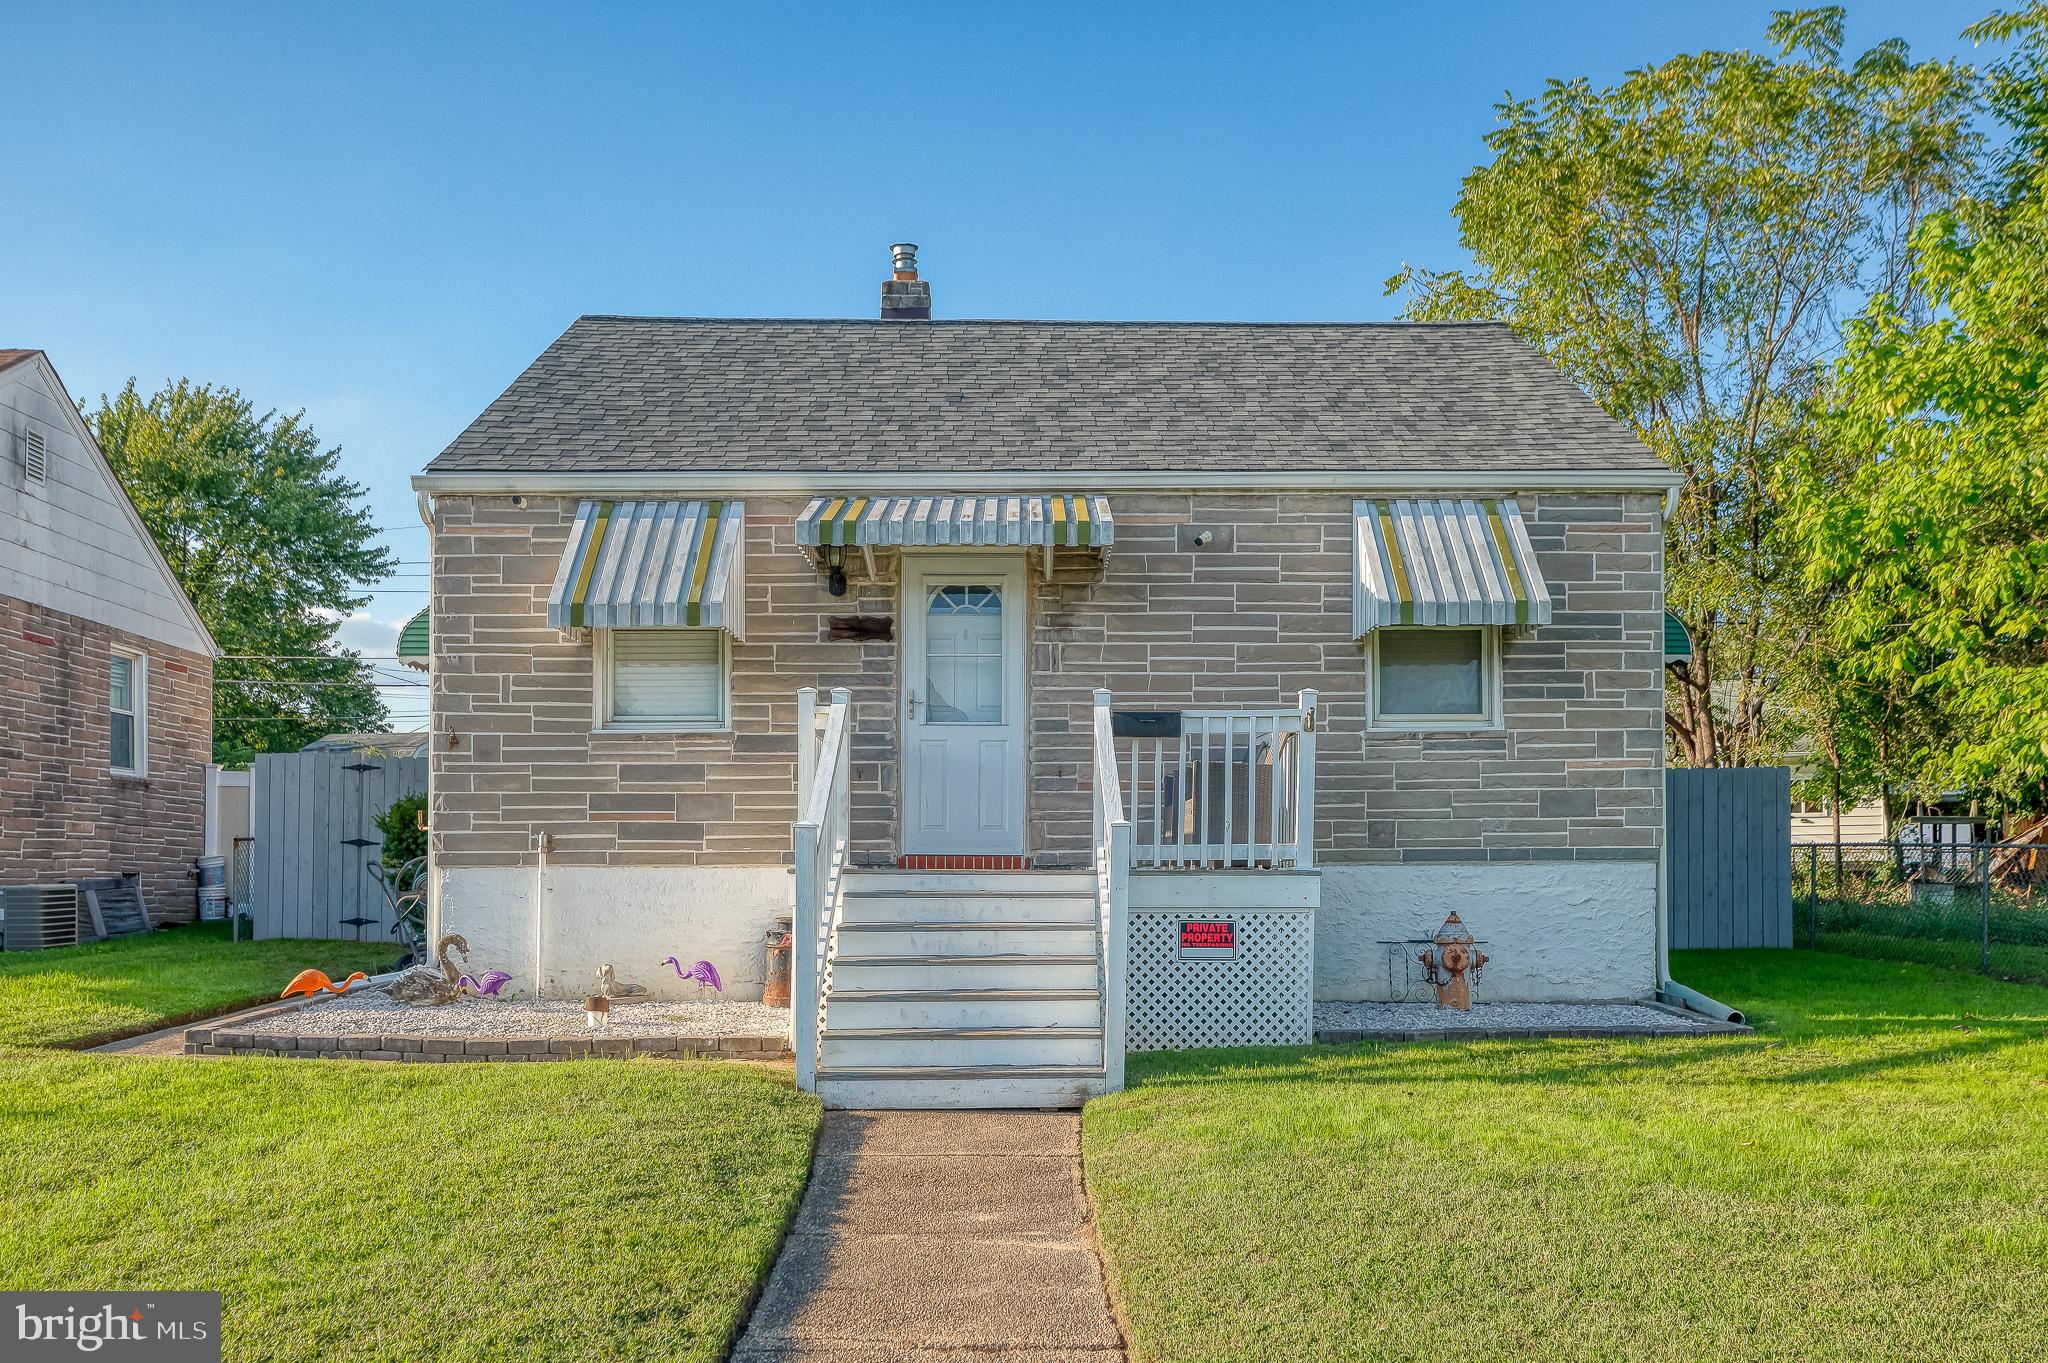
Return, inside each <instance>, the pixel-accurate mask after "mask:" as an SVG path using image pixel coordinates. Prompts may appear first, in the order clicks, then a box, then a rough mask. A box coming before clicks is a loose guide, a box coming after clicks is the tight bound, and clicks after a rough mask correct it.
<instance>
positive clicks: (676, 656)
mask: <svg viewBox="0 0 2048 1363" xmlns="http://www.w3.org/2000/svg"><path fill="white" fill-rule="evenodd" d="M718 636H719V631H717V630H715V629H618V630H612V631H611V632H610V636H609V638H608V640H607V642H606V644H605V647H606V650H607V653H608V656H609V657H610V659H611V715H610V716H609V718H610V720H611V722H613V723H617V724H655V723H669V724H717V723H719V722H720V721H722V720H723V719H724V718H725V714H724V711H725V678H724V675H723V669H722V667H721V666H720V664H721V662H722V659H723V655H724V646H723V643H722V641H721V640H720V639H719V637H718Z"/></svg>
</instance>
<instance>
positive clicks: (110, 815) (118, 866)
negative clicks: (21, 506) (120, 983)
mask: <svg viewBox="0 0 2048 1363" xmlns="http://www.w3.org/2000/svg"><path fill="white" fill-rule="evenodd" d="M117 643H118V644H120V645H122V646H124V647H127V648H132V649H134V650H136V651H138V652H140V653H143V654H145V655H147V657H148V659H149V674H148V675H149V711H148V715H149V774H148V776H147V777H146V778H136V777H129V776H116V775H114V774H113V773H112V772H111V771H110V770H109V769H108V759H109V744H110V742H111V737H110V725H109V722H108V717H107V662H108V658H109V656H110V654H111V651H112V648H113V646H114V645H115V644H117ZM0 696H4V697H5V698H6V699H5V701H4V703H0V715H4V722H0V883H6V884H17V885H20V884H44V883H56V882H63V881H71V880H80V879H84V878H87V877H93V876H108V875H117V874H123V873H126V872H130V871H133V872H138V873H140V874H141V876H142V886H143V895H144V897H145V898H146V899H147V901H148V904H149V911H150V916H151V918H152V919H154V920H155V921H156V922H159V923H163V922H188V921H190V920H191V919H192V918H193V917H194V916H195V915H196V914H197V911H198V900H197V895H196V892H195V889H194V880H193V865H192V863H193V860H194V859H195V858H197V857H198V856H199V855H200V854H201V852H202V851H204V844H205V837H206V830H205V818H206V764H207V762H209V761H210V760H211V759H212V756H213V662H212V660H211V659H209V658H207V657H206V656H205V655H203V654H198V653H188V652H186V651H184V650H182V649H176V648H171V647H169V646H168V645H165V644H160V643H156V642H153V641H151V640H148V639H144V638H141V637H140V636H137V635H132V634H129V633H127V632H125V631H123V630H117V629H113V628H110V627H108V626H106V625H100V624H95V623H93V622H92V621H90V620H84V619H80V618H79V617H78V616H75V615H66V614H64V613H62V612H60V611H51V610H45V609H43V608H42V607H40V606H33V605H30V604H28V603H26V602H23V601H20V600H17V599H15V598H13V597H7V596H0Z"/></svg>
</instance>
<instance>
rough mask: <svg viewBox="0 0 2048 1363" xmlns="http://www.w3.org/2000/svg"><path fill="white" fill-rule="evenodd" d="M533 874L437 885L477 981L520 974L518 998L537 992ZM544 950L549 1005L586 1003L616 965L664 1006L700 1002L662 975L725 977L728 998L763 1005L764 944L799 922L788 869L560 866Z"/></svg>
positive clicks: (447, 877) (516, 871)
mask: <svg viewBox="0 0 2048 1363" xmlns="http://www.w3.org/2000/svg"><path fill="white" fill-rule="evenodd" d="M534 881H535V876H534V868H533V867H531V866H524V867H491V868H470V867H458V868H452V869H449V870H444V871H441V872H440V873H439V875H438V876H437V878H436V888H437V890H438V908H439V915H440V924H439V931H440V932H453V933H460V934H461V935H462V936H464V937H466V938H468V939H469V953H470V954H469V963H470V973H471V974H473V975H479V974H482V973H483V972H484V971H486V970H505V971H509V972H511V975H512V980H511V983H509V984H508V985H506V986H505V993H506V995H507V996H508V997H512V996H517V997H521V998H527V997H531V996H532V995H533V993H534V988H533V978H532V977H533V947H534V941H533V924H534V912H533V910H534V903H533V896H534ZM544 883H545V886H546V894H547V905H546V913H545V915H544V920H545V928H544V935H543V939H542V941H541V944H540V945H541V973H542V976H543V979H542V981H541V990H540V993H541V995H542V996H543V997H546V998H580V997H581V996H583V995H585V994H588V993H591V992H592V991H593V990H594V989H595V988H596V986H597V968H598V966H600V965H602V964H604V963H606V962H609V963H610V964H611V965H612V967H613V969H614V970H615V971H616V972H617V976H618V980H619V983H620V984H640V985H645V986H646V987H647V990H648V992H649V994H651V995H652V996H653V997H655V998H673V999H688V998H696V997H698V996H699V995H698V988H697V985H696V983H695V982H694V981H686V980H679V979H677V978H676V972H675V970H674V968H672V967H670V966H666V965H663V964H662V963H661V961H662V957H664V956H675V957H677V958H678V959H680V960H681V961H682V963H683V964H684V965H685V966H687V965H689V964H690V963H691V962H692V961H697V960H706V961H709V962H711V963H712V964H713V965H715V966H717V967H718V973H719V975H720V976H721V977H722V978H723V979H724V981H725V993H726V996H727V997H728V998H735V999H758V998H760V997H761V986H762V984H763V982H764V972H765V966H766V960H765V957H764V954H763V950H762V944H763V942H764V940H765V939H766V937H767V935H768V928H769V926H770V924H771V923H773V921H774V920H775V919H777V918H786V917H788V916H789V872H788V870H787V869H785V868H783V867H780V866H721V867H693V866H550V867H549V868H548V869H547V872H546V875H545V880H544Z"/></svg>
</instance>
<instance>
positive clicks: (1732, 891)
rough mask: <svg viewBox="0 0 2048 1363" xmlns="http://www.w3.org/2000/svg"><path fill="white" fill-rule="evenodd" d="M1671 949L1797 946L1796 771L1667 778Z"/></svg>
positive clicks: (1738, 770) (1745, 770)
mask: <svg viewBox="0 0 2048 1363" xmlns="http://www.w3.org/2000/svg"><path fill="white" fill-rule="evenodd" d="M1664 827H1665V833H1666V836H1667V840H1668V842H1667V851H1666V855H1667V857H1668V858H1669V860H1668V871H1669V887H1670V905H1671V945H1672V947H1673V948H1674V949H1676V950H1681V951H1683V950H1689V949H1693V948H1698V947H1789V946H1791V945H1792V874H1791V869H1792V867H1791V858H1792V771H1791V769H1790V768H1789V767H1713V768H1682V769H1674V770H1671V771H1667V772H1665V773H1664Z"/></svg>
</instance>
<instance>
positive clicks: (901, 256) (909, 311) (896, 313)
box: [882, 241, 932, 322]
mask: <svg viewBox="0 0 2048 1363" xmlns="http://www.w3.org/2000/svg"><path fill="white" fill-rule="evenodd" d="M889 254H890V255H891V256H893V257H894V258H895V261H896V273H895V275H894V276H892V277H891V278H889V279H885V280H883V281H882V320H883V321H885V322H929V321H931V320H932V286H931V285H930V284H929V283H928V282H926V281H925V280H922V279H919V278H918V277H917V243H916V242H914V241H899V242H897V243H896V244H895V245H893V246H891V247H890V248H889Z"/></svg>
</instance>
